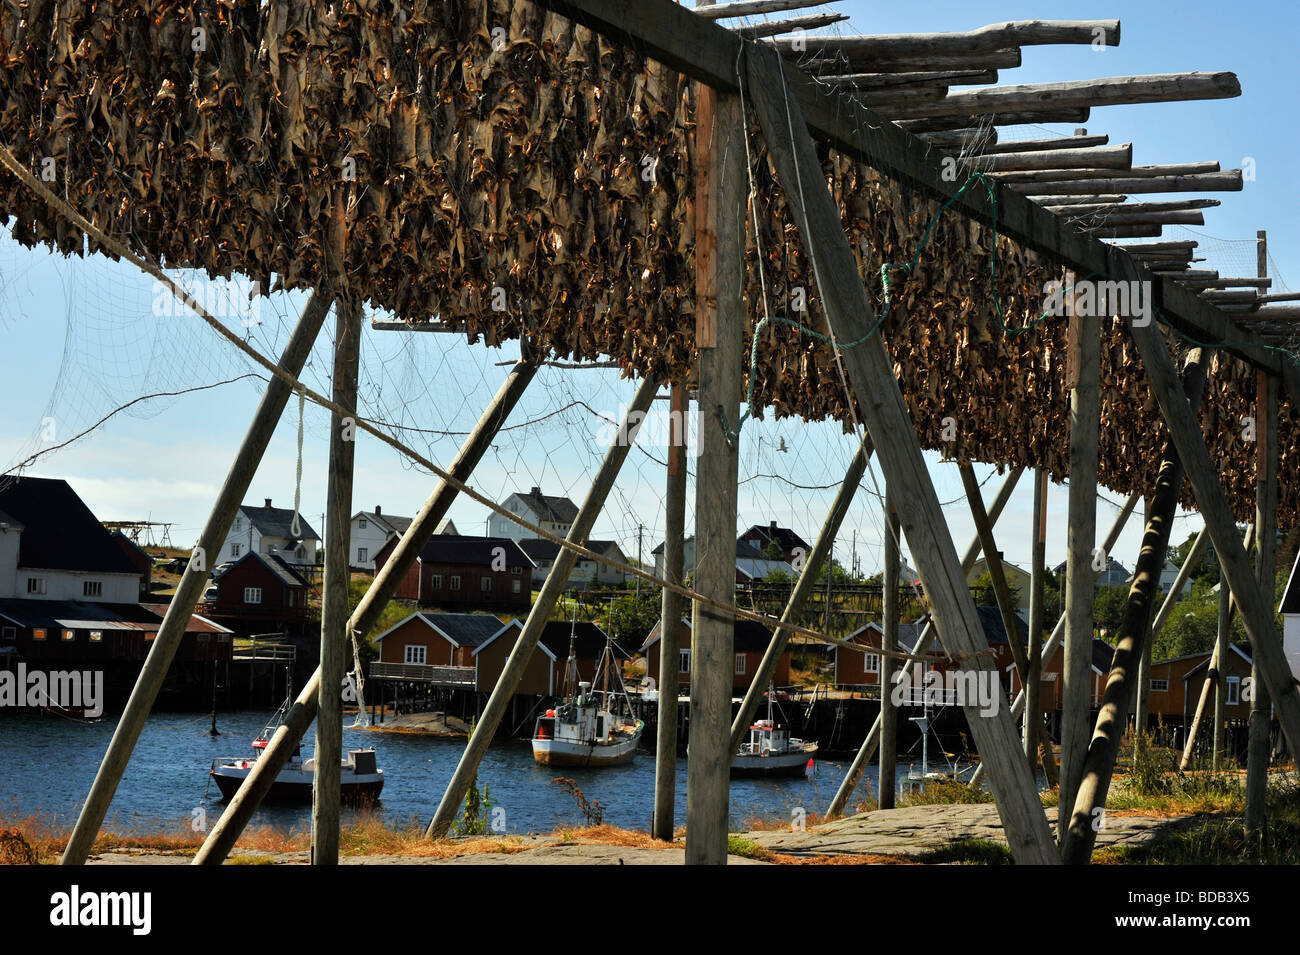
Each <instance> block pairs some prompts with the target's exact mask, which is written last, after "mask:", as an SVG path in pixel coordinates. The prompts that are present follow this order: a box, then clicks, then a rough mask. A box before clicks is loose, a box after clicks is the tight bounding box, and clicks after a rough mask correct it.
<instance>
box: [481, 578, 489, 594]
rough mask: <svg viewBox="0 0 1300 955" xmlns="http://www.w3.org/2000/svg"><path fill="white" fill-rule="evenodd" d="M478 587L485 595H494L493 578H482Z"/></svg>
mask: <svg viewBox="0 0 1300 955" xmlns="http://www.w3.org/2000/svg"><path fill="white" fill-rule="evenodd" d="M478 587H479V590H480V591H482V592H483V593H485V594H490V593H492V578H491V577H480V578H479V580H478Z"/></svg>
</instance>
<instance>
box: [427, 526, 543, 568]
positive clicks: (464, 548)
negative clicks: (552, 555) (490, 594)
mask: <svg viewBox="0 0 1300 955" xmlns="http://www.w3.org/2000/svg"><path fill="white" fill-rule="evenodd" d="M498 547H502V548H504V549H505V555H506V566H507V567H532V566H533V562H532V560H531V559H529V557H528V555H527V554H526V553H524V551H523V550H521V549H520V547H519V545H518V544H517V543H515V541H513V540H511V539H510V538H509V537H474V536H471V535H461V534H434V535H433V536H432V537H430V538H429V542H428V543H427V544H425V545H424V549H423V550H421V551H420V560H421V561H423V562H424V563H426V564H481V565H483V566H491V564H492V561H493V560H494V559H495V557H496V555H495V554H494V553H493V551H495V550H496V548H498Z"/></svg>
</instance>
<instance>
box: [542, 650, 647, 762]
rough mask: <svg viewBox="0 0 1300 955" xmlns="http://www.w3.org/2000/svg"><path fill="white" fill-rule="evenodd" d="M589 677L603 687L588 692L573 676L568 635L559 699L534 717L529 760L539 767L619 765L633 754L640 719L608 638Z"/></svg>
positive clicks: (588, 685)
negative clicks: (633, 707) (635, 713)
mask: <svg viewBox="0 0 1300 955" xmlns="http://www.w3.org/2000/svg"><path fill="white" fill-rule="evenodd" d="M594 679H595V681H597V682H600V683H601V685H602V689H600V690H592V683H589V682H587V681H585V680H580V679H579V678H578V661H577V657H576V656H575V655H574V641H573V635H572V633H570V637H569V659H568V662H567V663H566V664H565V670H564V701H563V702H562V703H559V704H557V705H556V706H554V707H551V708H550V709H548V710H547V711H546V712H545V713H543V714H542V715H541V716H539V717H538V718H537V723H536V725H535V726H534V728H533V759H535V760H536V761H537V762H538V763H540V764H541V765H543V766H569V767H597V766H618V765H620V764H622V763H627V762H630V761H631V759H632V757H633V756H634V755H635V754H636V748H637V744H638V743H639V742H640V741H641V731H642V730H643V729H645V723H644V722H642V721H641V720H639V719H637V718H636V717H635V716H634V715H633V713H632V703H631V701H630V700H629V699H628V696H627V691H626V689H625V688H624V686H623V677H622V674H620V673H619V672H618V667H617V666H616V664H615V661H614V653H613V650H612V648H611V646H610V641H609V639H608V638H606V640H605V649H604V651H603V653H602V654H601V657H600V662H599V664H597V666H596V673H595V674H594ZM611 684H613V686H611ZM615 687H616V688H615Z"/></svg>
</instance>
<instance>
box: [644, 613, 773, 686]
mask: <svg viewBox="0 0 1300 955" xmlns="http://www.w3.org/2000/svg"><path fill="white" fill-rule="evenodd" d="M661 626H662V624H655V627H654V629H653V630H651V631H650V635H649V636H648V637H647V638H646V641H645V643H643V644H642V645H641V649H640V652H641V653H642V654H643V655H644V656H645V658H646V673H647V674H649V675H650V676H651V677H654V678H655V679H656V680H657V679H658V678H659V638H660V635H661V633H660V628H661ZM677 639H678V644H677V645H678V655H677V658H678V664H677V683H678V685H686V684H689V683H690V682H691V622H690V619H689V618H687V617H683V618H682V622H681V629H680V631H679V632H678V636H677ZM771 640H772V631H771V630H769V629H768V628H767V627H765V626H763V625H762V624H761V623H756V622H755V621H752V620H737V621H736V630H735V643H734V646H733V651H734V654H735V659H734V661H733V663H732V670H731V688H732V690H733V691H735V690H740V691H744V690H747V689H749V684H750V683H751V682H752V681H753V679H754V674H755V673H757V672H758V665H759V663H761V662H762V660H763V654H764V653H765V652H766V651H767V645H768V644H769V643H770V642H771ZM772 685H773V686H789V685H790V649H789V647H786V649H785V652H784V653H782V654H781V658H780V660H778V661H777V665H776V670H775V672H774V673H773V674H772Z"/></svg>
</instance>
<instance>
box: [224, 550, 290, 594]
mask: <svg viewBox="0 0 1300 955" xmlns="http://www.w3.org/2000/svg"><path fill="white" fill-rule="evenodd" d="M249 559H253V560H258V561H261V562H262V564H264V565H265V566H266V568H267V569H268V570H269V571H271V573H273V574H275V576H276V577H278V578H280V580H281V581H282V582H283V583H284V584H285V585H287V586H289V587H306V586H308V583H307V578H306V577H303V576H302V574H300V573H298V571H296V570H294V569H293V566H292V565H291V564H290V563H289V562H288V561H286V560H285V559H284V558H283V557H281V556H280V555H279V554H259V553H258V552H257V551H255V550H250V551H245V552H244V556H243V557H239V558H237V559H235V560H233V561H231V563H230V566H229V567H227V568H226V569H225V570H223V571H222V572H221V574H220V575H218V576H217V577H214V578H213V582H214V583H216V582H217V581H219V580H221V578H222V577H225V576H226V574H228V573H230V572H231V571H232V570H234V569H235V568H236V567H238V566H239V565H240V564H242V563H243V562H244V561H246V560H249Z"/></svg>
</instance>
